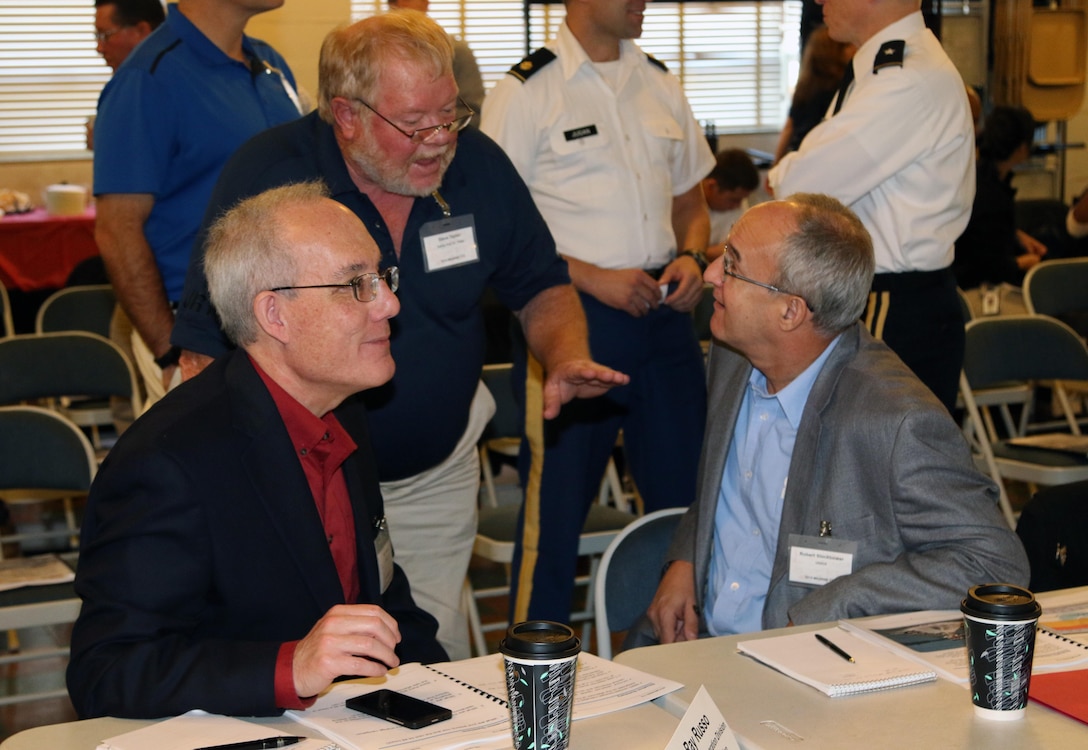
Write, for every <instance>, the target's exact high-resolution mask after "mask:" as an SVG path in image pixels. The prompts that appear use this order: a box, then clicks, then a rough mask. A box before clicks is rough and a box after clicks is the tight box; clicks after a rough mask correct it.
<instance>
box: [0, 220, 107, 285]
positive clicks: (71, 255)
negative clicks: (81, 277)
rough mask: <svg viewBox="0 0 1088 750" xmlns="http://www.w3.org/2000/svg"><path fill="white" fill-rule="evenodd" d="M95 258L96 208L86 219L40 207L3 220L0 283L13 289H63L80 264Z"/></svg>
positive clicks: (0, 243)
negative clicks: (48, 211)
mask: <svg viewBox="0 0 1088 750" xmlns="http://www.w3.org/2000/svg"><path fill="white" fill-rule="evenodd" d="M95 255H98V247H97V246H96V245H95V244H94V207H93V206H92V207H90V208H88V209H87V211H86V212H85V213H84V214H83V215H82V216H49V215H48V214H47V213H46V212H45V209H44V208H37V209H34V210H33V211H31V212H30V213H25V214H7V215H6V216H4V217H2V218H0V282H2V283H3V284H4V286H6V287H7V288H9V289H21V290H22V291H24V292H33V291H36V290H39V289H59V288H61V287H62V286H64V282H65V280H66V279H67V278H68V274H70V273H71V272H72V269H73V268H75V267H76V265H78V264H79V263H80V262H82V261H84V260H86V259H87V258H91V257H93V256H95Z"/></svg>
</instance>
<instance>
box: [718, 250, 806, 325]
mask: <svg viewBox="0 0 1088 750" xmlns="http://www.w3.org/2000/svg"><path fill="white" fill-rule="evenodd" d="M734 252H736V251H735V250H733V248H731V247H730V246H729V245H728V244H726V246H725V252H724V253H722V273H724V274H725V275H726V276H732V277H733V278H734V279H739V280H741V281H747V282H748V283H749V284H755V285H756V286H759V287H763V288H764V289H768V290H770V291H772V292H777V293H778V294H786V295H789V296H790V297H797V298H798V299H799V300H801V301H802V302H804V303H805V305H806V306H807V307H808V309H809V310H811V311H812V312H816V308H815V307H813V306H812V305H810V304H809V303H808V300H807V299H805V298H804V297H802V296H801V295H800V294H796V293H794V292H788V291H786V290H785V289H782V288H780V287H777V286H775V285H774V284H768V283H766V282H763V281H756V280H755V279H750V278H748V277H747V276H742V275H741V274H739V273H737V272H736V271H734V270H733V262H734V261H733V253H734Z"/></svg>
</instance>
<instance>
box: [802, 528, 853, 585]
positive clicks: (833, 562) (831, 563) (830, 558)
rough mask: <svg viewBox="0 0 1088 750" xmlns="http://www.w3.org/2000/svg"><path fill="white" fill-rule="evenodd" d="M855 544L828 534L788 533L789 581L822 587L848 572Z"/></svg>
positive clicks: (850, 571)
mask: <svg viewBox="0 0 1088 750" xmlns="http://www.w3.org/2000/svg"><path fill="white" fill-rule="evenodd" d="M857 552H858V543H857V542H851V541H847V540H845V539H833V538H832V537H829V536H802V535H801V534H790V583H799V584H801V585H803V586H823V585H824V584H825V583H829V582H831V581H834V580H835V579H836V578H838V577H839V576H845V575H850V573H852V572H853V569H854V557H855V555H857Z"/></svg>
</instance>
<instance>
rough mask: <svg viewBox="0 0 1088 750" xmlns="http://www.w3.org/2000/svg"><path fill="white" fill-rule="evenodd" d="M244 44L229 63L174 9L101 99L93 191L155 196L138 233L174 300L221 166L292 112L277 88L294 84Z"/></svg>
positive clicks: (283, 68) (269, 57)
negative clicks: (240, 53)
mask: <svg viewBox="0 0 1088 750" xmlns="http://www.w3.org/2000/svg"><path fill="white" fill-rule="evenodd" d="M242 48H243V50H244V52H245V54H246V56H247V57H248V58H249V59H250V60H251V63H250V64H248V65H247V64H246V63H242V62H239V61H237V60H234V59H232V58H230V57H228V56H227V55H226V54H225V53H223V51H222V50H220V49H219V48H218V47H216V46H215V44H213V43H212V41H211V40H210V39H208V38H207V37H206V36H204V34H203V33H202V32H201V31H200V30H199V29H197V28H196V27H195V26H194V25H193V24H192V23H191V22H190V21H189V19H187V18H186V17H185V16H184V15H182V14H181V13H180V12H179V11H178V9H177V6H176V5H171V6H170V13H169V15H168V16H167V19H166V22H165V23H164V24H162V26H160V27H159V28H158V29H156V30H155V31H154V32H153V33H152V34H151V35H150V36H148V37H147V39H145V40H144V41H143V42H142V43H141V44H140V45H139V46H138V47H137V48H136V49H135V50H134V51H133V52H132V54H130V55H129V56H128V58H127V59H126V60H125V62H124V63H123V64H122V65H121V67H120V68H118V69H117V73H116V74H115V75H114V76H113V78H112V79H110V81H109V83H107V84H106V86H105V88H104V89H103V90H102V95H101V97H100V98H99V100H98V117H97V118H96V121H95V132H94V147H95V148H94V192H95V195H106V194H111V193H145V194H151V195H153V196H154V197H155V205H154V207H153V208H152V210H151V215H150V217H148V220H147V222H146V224H145V225H144V235H145V237H147V241H148V243H149V244H150V245H151V250H152V252H153V253H154V255H155V262H156V263H157V264H158V267H159V272H160V273H161V274H162V279H163V284H164V285H165V287H166V296H167V298H168V299H170V300H171V301H177V300H179V299H181V292H182V287H183V285H184V283H185V272H186V269H187V268H188V266H189V255H190V253H191V251H192V247H193V240H194V238H195V237H196V233H197V229H198V228H199V227H200V219H201V217H203V216H204V208H205V206H207V204H208V197H209V196H210V195H211V192H212V188H213V187H214V186H215V181H216V179H217V178H218V177H219V171H220V169H221V168H222V166H223V164H225V163H226V161H227V159H228V158H230V155H231V154H233V153H234V151H235V150H236V149H237V148H238V147H239V146H241V145H242V144H243V143H245V142H246V141H247V140H249V139H250V138H251V137H252V136H254V135H256V134H257V133H259V132H261V131H262V130H265V129H266V128H269V127H271V126H273V125H278V124H280V123H283V122H287V121H288V120H293V119H296V118H298V116H299V110H298V107H297V106H296V105H295V103H294V102H293V101H292V100H291V98H290V96H289V95H288V93H287V91H286V90H285V89H284V79H286V81H287V83H289V84H290V86H291V87H292V90H293V89H294V85H295V81H294V77H293V76H292V75H291V71H290V69H289V68H288V67H287V63H286V62H285V61H284V59H283V58H282V57H280V55H279V54H278V53H277V52H276V51H275V50H274V49H272V48H271V47H270V46H269V45H267V44H265V43H264V42H260V41H257V40H255V39H250V38H249V37H245V38H243V40H242ZM262 61H263V63H266V64H262ZM273 68H274V69H275V70H272V69H273ZM276 71H280V72H276Z"/></svg>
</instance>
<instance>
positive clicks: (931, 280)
mask: <svg viewBox="0 0 1088 750" xmlns="http://www.w3.org/2000/svg"><path fill="white" fill-rule="evenodd" d="M822 4H823V7H824V20H825V22H826V23H827V26H828V30H829V31H830V33H831V37H832V38H833V39H835V40H836V41H840V42H849V43H852V44H855V45H857V47H858V51H857V53H856V54H855V55H854V59H853V62H852V64H851V67H850V68H849V69H848V74H849V73H850V72H851V71H852V72H853V73H854V81H853V83H852V84H850V85H849V87H848V88H846V89H845V90H843V89H840V93H839V96H838V98H837V100H836V101H835V102H834V103H833V104H832V110H831V111H829V112H828V116H827V118H826V119H825V120H824V121H823V122H822V123H820V124H819V125H817V126H816V127H815V128H814V129H813V130H812V131H811V132H810V133H809V135H808V136H807V137H806V138H805V140H804V142H803V143H802V144H801V148H800V149H799V150H798V151H795V152H793V153H791V154H788V155H787V156H786V157H784V158H783V159H782V161H781V162H779V164H778V165H777V166H776V167H775V168H774V169H772V170H771V172H770V175H769V182H770V186H771V188H772V189H773V190H774V192H775V196H776V197H777V198H785V197H787V196H789V195H791V194H792V193H797V192H821V193H828V194H830V195H833V196H834V197H836V198H838V199H839V200H841V201H842V202H843V203H846V204H847V205H848V206H849V207H850V208H852V209H853V210H854V212H855V213H857V215H858V216H859V218H860V219H861V220H862V222H863V223H864V224H865V227H866V229H868V230H869V232H870V234H871V235H872V237H873V246H874V250H875V253H876V270H877V274H876V277H875V279H874V281H873V293H872V294H871V295H870V298H869V305H868V308H867V310H866V314H865V316H866V317H865V320H866V325H867V326H868V328H869V330H870V332H871V333H873V335H874V336H876V337H877V338H882V339H883V340H884V341H885V342H886V343H887V344H888V345H889V346H890V347H891V348H892V349H893V350H895V352H896V353H897V354H899V356H900V357H901V358H902V359H903V361H904V362H906V363H907V365H908V366H910V367H911V369H912V370H914V372H915V374H917V375H918V377H919V378H920V379H921V380H922V382H924V383H925V384H926V385H927V386H929V388H930V389H931V390H932V391H933V392H934V393H935V394H936V395H937V397H938V398H939V399H940V400H941V401H942V402H943V403H944V404H945V405H946V406H947V407H948V408H949V410H951V409H952V408H953V405H954V404H955V399H956V388H957V383H958V378H959V371H960V367H961V366H962V363H963V318H962V316H961V313H960V309H959V302H958V300H957V298H956V288H955V278H954V277H953V276H952V273H951V270H950V269H949V266H950V265H951V263H952V255H953V243H954V242H955V240H956V238H957V237H959V236H960V234H961V233H962V232H963V229H964V227H966V226H967V221H968V219H969V218H970V215H971V204H972V201H973V200H974V194H975V170H974V158H975V152H974V136H973V133H974V130H973V126H972V122H971V114H970V110H969V107H968V103H967V97H966V96H964V84H963V79H962V77H961V76H960V74H959V73H958V72H957V70H956V68H955V66H953V64H952V62H951V61H950V60H949V59H948V56H947V55H946V54H945V52H944V50H943V49H942V48H941V45H940V42H938V41H937V39H936V37H934V36H933V34H932V32H930V31H929V30H928V29H926V27H925V24H924V22H923V19H922V14H921V12H920V11H919V7H920V5H919V0H868V1H866V0H825V2H823V3H822Z"/></svg>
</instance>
